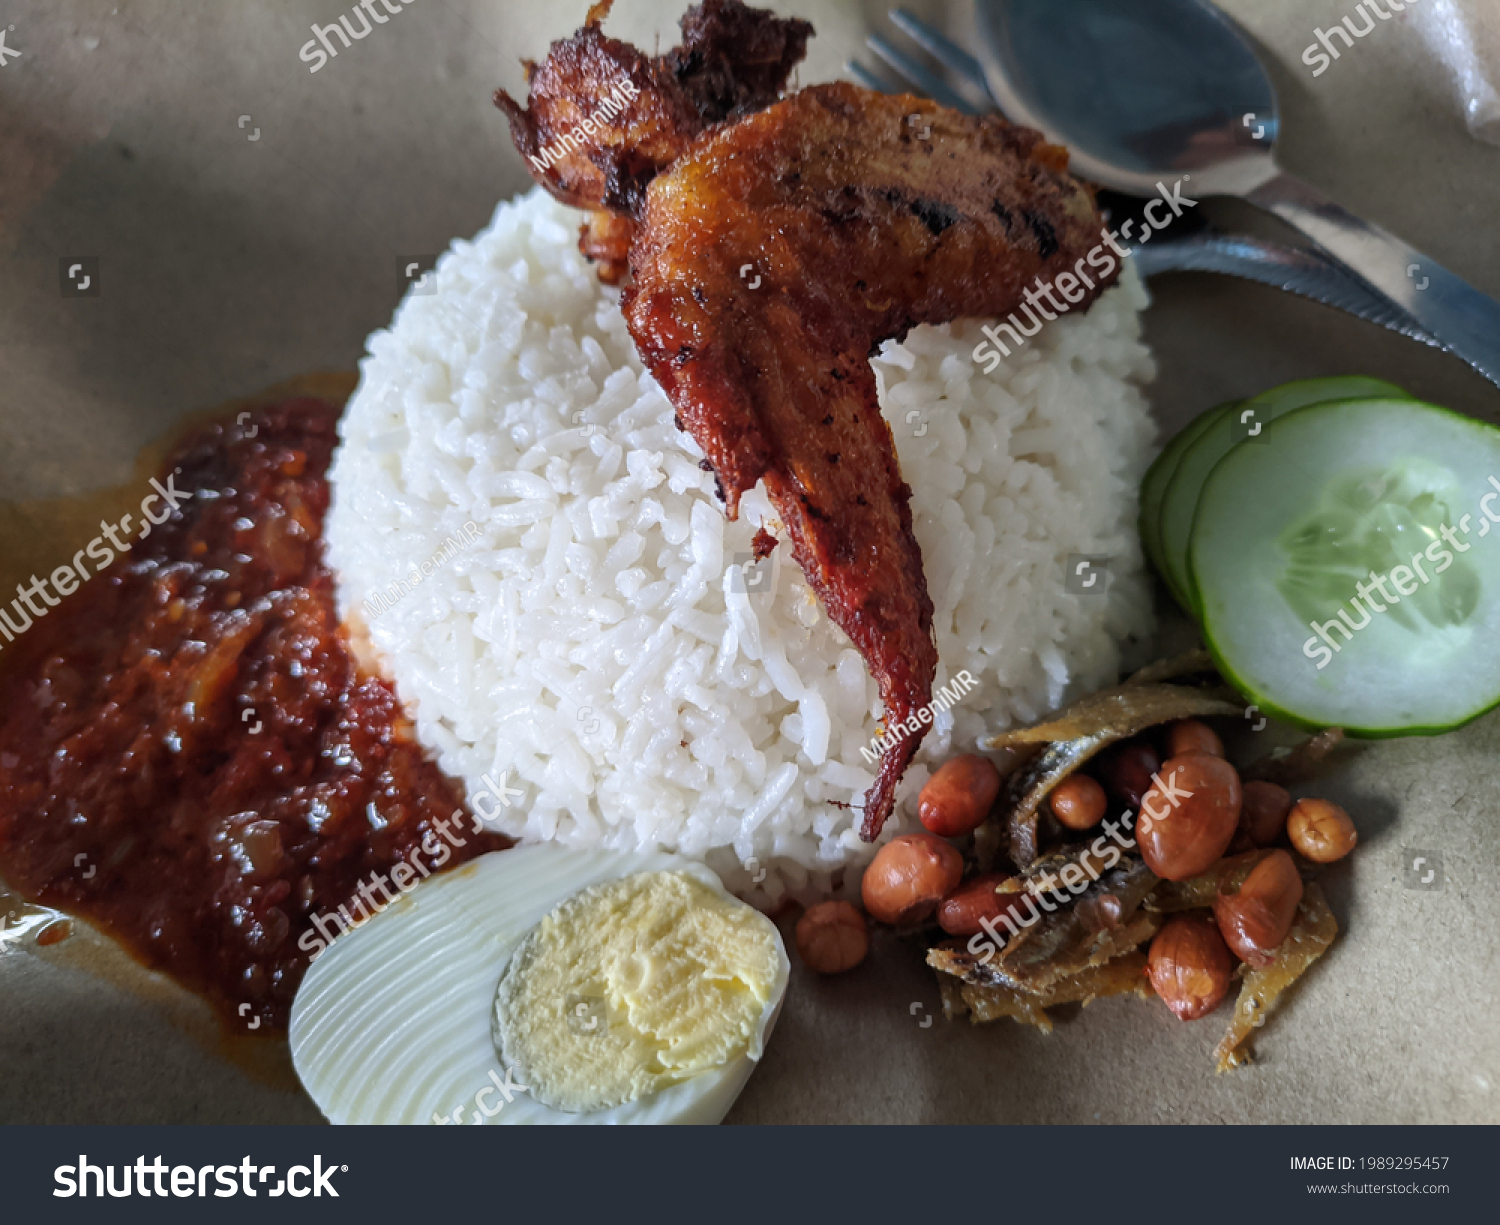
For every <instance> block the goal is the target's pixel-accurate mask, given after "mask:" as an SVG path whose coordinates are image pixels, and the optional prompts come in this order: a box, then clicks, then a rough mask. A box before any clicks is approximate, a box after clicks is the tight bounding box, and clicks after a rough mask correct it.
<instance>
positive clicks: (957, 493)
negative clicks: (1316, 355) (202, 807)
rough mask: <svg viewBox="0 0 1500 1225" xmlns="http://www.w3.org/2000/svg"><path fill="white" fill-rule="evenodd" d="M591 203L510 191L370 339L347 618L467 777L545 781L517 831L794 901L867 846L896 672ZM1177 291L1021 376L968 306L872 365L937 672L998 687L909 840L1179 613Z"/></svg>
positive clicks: (905, 803) (354, 427)
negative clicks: (731, 458)
mask: <svg viewBox="0 0 1500 1225" xmlns="http://www.w3.org/2000/svg"><path fill="white" fill-rule="evenodd" d="M577 224H578V215H577V214H576V213H575V212H573V211H571V210H568V209H566V208H563V207H562V206H560V205H558V204H556V203H554V202H553V201H552V200H551V199H550V198H548V197H547V196H546V195H544V194H543V193H541V192H540V191H539V190H538V191H533V192H532V193H530V194H529V195H527V196H524V197H521V198H519V199H517V200H516V201H514V202H507V203H505V204H502V205H501V206H500V207H499V209H498V210H497V211H496V213H495V217H494V219H493V221H492V223H491V224H490V226H489V228H488V229H486V230H485V231H483V232H482V233H480V234H479V235H478V236H477V237H476V238H475V239H474V240H473V241H472V242H464V241H459V242H456V243H455V244H454V245H453V247H452V249H451V250H450V251H449V252H448V253H447V254H446V255H445V256H444V257H443V258H442V259H441V260H440V261H439V262H438V267H437V271H436V274H435V280H436V292H426V293H424V292H413V293H411V294H409V295H408V297H407V299H406V300H405V302H404V303H403V304H402V306H401V307H400V309H399V310H398V312H397V314H396V317H395V320H394V322H393V323H392V325H391V326H390V328H389V329H387V330H385V331H380V332H376V333H375V334H374V335H373V336H372V337H371V338H370V342H369V355H368V356H367V357H366V358H365V359H364V361H363V362H362V364H361V374H362V377H361V380H360V384H359V388H358V390H357V391H356V393H355V395H354V398H353V400H352V401H351V402H350V405H349V408H348V411H347V412H346V414H345V416H344V418H343V423H342V426H341V433H342V437H343V445H342V446H341V447H340V449H339V452H338V454H337V457H336V459H335V461H334V466H333V470H332V484H333V506H332V510H331V513H330V515H329V519H328V525H327V541H328V550H329V557H330V560H331V562H332V564H333V566H334V567H335V569H336V571H337V573H338V575H339V578H340V584H341V586H340V599H341V602H342V607H343V611H344V613H345V615H346V616H348V617H349V618H350V619H351V621H352V622H354V623H356V624H358V623H359V622H360V621H363V622H365V623H366V624H367V627H368V633H369V638H370V641H371V643H372V644H373V646H374V648H375V649H376V650H377V651H378V653H379V655H380V657H381V660H382V663H383V665H384V668H385V670H386V672H387V674H388V675H389V676H390V677H391V678H392V679H393V680H394V681H395V683H396V686H397V688H398V690H399V692H400V695H401V697H402V699H403V701H404V702H405V704H406V706H407V708H408V710H409V711H410V713H411V714H412V716H413V718H414V720H415V723H416V728H417V734H418V735H419V737H420V738H421V740H422V742H423V743H424V744H425V745H426V746H427V747H428V748H429V749H430V750H431V751H433V752H434V754H435V755H436V757H437V760H438V762H439V763H440V765H441V766H442V768H443V769H444V770H446V771H447V772H448V773H449V774H450V775H452V776H454V777H456V778H458V779H460V780H462V782H463V783H464V784H465V785H466V787H467V788H468V790H469V792H470V795H471V796H474V795H475V793H477V792H479V791H481V790H492V788H490V786H489V784H488V783H486V781H485V778H486V776H488V778H489V781H490V783H494V784H499V785H501V786H505V787H509V788H513V789H517V790H519V791H520V793H521V794H520V795H519V796H516V795H515V794H514V792H512V793H511V794H510V796H509V797H508V798H509V801H510V805H511V806H510V807H509V808H504V809H501V810H500V812H499V816H498V818H497V819H496V820H495V821H493V822H492V824H493V825H494V826H495V827H497V828H500V829H503V830H504V831H505V832H507V833H509V834H512V835H515V836H517V837H519V838H522V839H525V840H528V841H541V840H547V839H556V840H558V841H560V842H564V843H568V844H571V845H574V846H589V847H591V846H608V847H653V846H655V847H662V848H665V849H670V850H676V851H680V852H682V853H684V854H687V855H691V856H694V857H697V858H700V859H703V860H705V861H706V862H707V863H708V864H709V866H710V867H712V868H714V869H715V870H716V871H718V872H719V873H720V875H721V876H723V877H724V879H725V882H726V884H728V885H729V886H730V887H731V888H735V889H738V890H741V891H750V890H751V889H752V887H753V886H757V885H758V886H759V890H760V891H762V893H763V896H764V897H766V898H768V899H770V900H775V899H776V898H777V897H779V896H780V895H781V894H782V893H783V892H785V891H787V890H790V891H792V892H793V893H797V894H803V895H805V894H807V893H808V892H810V891H812V890H822V889H827V888H829V887H830V885H831V883H833V882H832V879H831V878H832V876H833V874H834V873H835V872H836V871H837V870H838V869H840V868H844V867H848V866H851V865H856V864H859V863H862V862H863V861H864V860H865V859H867V858H868V855H869V853H870V849H869V848H868V847H866V846H865V845H864V844H862V843H861V842H860V841H859V838H858V836H857V833H856V830H857V828H858V825H859V817H860V813H859V811H858V810H857V809H853V808H850V807H846V806H847V805H858V804H859V803H860V802H861V800H862V797H863V795H864V792H865V789H866V788H867V787H868V786H869V785H870V783H871V782H872V781H873V778H874V769H873V767H872V766H871V765H870V764H869V763H867V762H866V761H865V760H864V759H863V758H862V757H861V754H860V748H861V746H865V747H867V748H868V747H869V745H870V743H871V741H872V739H873V738H874V737H875V736H876V735H877V734H878V733H879V730H880V729H879V727H878V726H877V723H878V719H879V715H880V705H879V699H878V696H877V691H876V686H875V683H874V681H873V680H872V679H871V678H870V676H869V674H868V672H867V671H866V668H865V665H864V663H863V661H862V660H861V659H860V657H859V655H858V654H857V653H856V652H855V650H854V649H853V647H852V646H851V645H850V643H849V641H848V639H847V638H846V637H845V636H844V634H843V633H842V631H840V630H839V629H838V628H837V627H836V626H834V625H833V623H832V622H831V621H830V620H829V619H828V617H827V615H826V614H825V613H824V611H823V609H822V607H821V606H820V604H819V603H818V601H817V599H816V598H815V597H814V596H813V594H812V592H811V591H810V589H809V588H808V586H807V584H806V583H805V582H804V580H803V578H802V575H801V572H800V571H799V570H798V568H797V566H796V563H795V562H794V561H792V560H791V557H790V553H789V548H788V545H787V544H786V539H785V532H784V531H778V530H777V529H778V527H779V525H778V524H777V523H776V521H775V519H774V515H773V512H772V509H771V506H770V503H769V501H768V500H767V499H766V497H765V495H764V493H763V491H761V490H760V489H756V490H755V491H754V492H752V493H751V494H749V495H747V496H746V497H745V498H744V500H743V502H742V509H741V516H740V519H739V521H738V522H735V523H729V522H727V521H726V520H725V518H724V514H723V511H722V508H721V506H720V503H719V502H718V501H717V499H716V497H715V495H714V487H713V477H712V476H711V475H710V474H709V473H707V472H705V471H703V470H702V469H701V468H700V467H699V465H698V461H699V459H700V458H701V452H699V450H698V449H697V448H696V447H695V446H694V444H693V443H692V441H691V440H690V439H689V438H688V437H687V436H686V435H684V434H682V433H681V432H680V431H678V430H677V429H676V427H675V426H674V425H673V420H672V416H673V413H672V407H671V405H670V404H669V403H668V401H667V399H666V397H665V396H664V395H663V393H662V391H661V390H660V388H659V387H658V386H657V385H656V383H655V381H654V380H653V379H652V378H651V376H650V375H648V374H646V373H645V371H644V370H643V368H642V366H641V363H640V361H639V359H638V358H637V357H636V353H635V349H634V346H633V345H632V343H631V340H630V337H629V334H628V333H627V332H626V329H625V323H624V320H623V318H622V317H621V315H620V311H619V306H618V298H619V295H618V293H617V292H616V291H613V290H610V289H608V288H605V287H603V286H601V285H600V284H599V283H598V280H597V278H596V277H595V275H594V271H593V269H592V268H591V267H590V265H589V264H588V263H587V262H586V261H585V260H584V259H583V258H582V257H581V256H580V255H579V253H578V251H577V247H576V236H577ZM432 279H433V278H432V276H429V282H430V281H431V280H432ZM1146 303H1147V297H1146V292H1145V290H1144V288H1143V286H1142V284H1141V282H1140V280H1139V279H1138V277H1137V276H1136V275H1135V273H1134V271H1133V270H1127V273H1126V276H1125V278H1124V279H1123V280H1122V282H1121V284H1120V285H1119V286H1118V287H1116V288H1115V289H1113V290H1111V291H1110V292H1109V293H1107V294H1106V295H1104V296H1103V297H1102V298H1101V299H1100V300H1099V301H1098V302H1097V303H1096V304H1095V305H1094V306H1093V308H1092V309H1091V310H1089V311H1088V313H1087V314H1085V315H1079V316H1067V317H1064V318H1062V319H1060V320H1059V321H1058V322H1056V323H1052V324H1049V325H1047V326H1046V327H1045V328H1044V329H1043V330H1042V332H1041V334H1040V335H1039V336H1038V337H1036V338H1035V339H1033V340H1031V341H1030V342H1029V343H1028V344H1027V346H1026V347H1025V348H1023V349H1022V350H1020V351H1018V352H1017V353H1015V354H1014V355H1013V356H1012V357H1010V358H1009V359H1007V360H1006V361H1005V362H1004V363H1003V364H1001V365H1000V366H999V367H998V368H997V369H995V371H994V373H993V374H986V373H984V369H983V368H982V367H981V366H980V365H979V364H978V363H976V362H975V360H974V357H973V351H974V349H975V346H976V345H977V344H979V343H981V342H982V341H983V339H984V337H983V335H982V334H981V332H980V329H979V324H978V323H975V322H968V321H966V322H964V323H961V324H955V325H952V326H951V327H936V328H921V329H918V330H917V331H915V332H913V333H912V335H910V336H909V337H908V338H907V340H906V341H905V342H904V343H902V344H899V345H898V344H889V345H887V346H886V347H885V348H884V349H883V350H882V351H881V353H880V356H879V357H878V359H877V360H876V362H875V369H876V372H877V374H878V376H879V382H880V392H881V404H882V407H883V408H884V411H885V414H886V417H887V419H888V420H889V421H890V422H891V426H892V429H893V431H894V433H895V437H896V446H897V450H898V452H899V454H900V459H901V468H902V471H903V473H904V475H905V477H906V480H907V482H908V483H909V484H910V485H911V487H912V489H913V491H914V498H913V513H914V517H915V522H916V535H917V540H918V541H919V543H920V544H921V547H922V554H923V558H924V560H925V565H926V573H927V585H928V589H929V591H930V592H931V594H932V600H933V603H934V605H935V606H936V616H935V621H934V623H935V627H936V637H937V648H938V658H939V670H938V681H939V684H946V683H948V682H949V681H951V680H952V679H953V678H954V677H956V676H957V675H958V674H959V673H960V672H961V671H962V670H965V669H967V670H968V671H969V672H970V673H971V674H972V675H973V676H974V677H975V678H977V679H978V681H979V684H978V686H977V687H976V688H973V689H971V690H970V691H969V692H968V694H967V695H966V696H965V697H964V698H963V699H962V700H961V701H960V702H959V703H958V705H957V706H955V708H954V709H952V710H951V711H946V712H939V713H938V714H937V715H936V717H935V719H934V722H933V727H932V730H931V731H930V732H929V733H928V735H927V738H926V740H925V742H924V744H923V747H922V750H921V752H920V754H919V755H918V758H917V760H916V762H915V763H914V765H913V767H912V769H911V770H910V771H909V772H908V774H907V777H906V779H905V781H904V783H903V785H902V788H901V792H900V800H899V803H898V809H897V816H896V818H895V819H893V820H892V821H891V822H890V824H889V825H888V826H887V833H888V835H889V834H894V833H898V832H902V831H903V830H906V831H909V830H911V829H913V828H917V825H916V821H915V803H916V795H917V792H918V790H919V789H920V787H921V785H922V783H923V782H924V781H925V780H926V778H927V777H928V775H929V773H930V770H931V769H932V768H934V767H935V766H936V765H937V764H938V763H940V762H941V761H942V760H944V759H945V758H946V757H948V756H950V755H952V754H953V753H954V752H957V751H972V750H973V748H974V744H975V740H976V739H977V737H978V736H979V735H981V734H982V733H984V732H986V731H990V730H994V729H997V728H1000V727H1004V726H1006V725H1008V724H1010V723H1013V722H1017V721H1025V720H1031V719H1035V718H1037V717H1039V716H1041V715H1043V714H1045V713H1046V712H1048V711H1050V710H1052V709H1055V708H1056V707H1057V706H1058V705H1059V704H1061V703H1062V702H1063V701H1065V700H1066V699H1068V698H1069V697H1071V696H1074V695H1075V694H1076V693H1078V692H1080V691H1083V690H1085V689H1088V688H1093V687H1097V686H1099V685H1101V684H1105V683H1109V682H1111V681H1113V680H1114V678H1115V676H1116V673H1117V670H1118V669H1119V667H1120V665H1121V657H1122V656H1121V650H1122V646H1126V647H1127V648H1128V644H1129V643H1130V642H1131V641H1133V640H1138V639H1140V638H1141V637H1143V636H1144V635H1145V634H1146V633H1147V632H1148V630H1149V628H1150V616H1151V613H1150V596H1149V593H1148V588H1147V586H1146V583H1145V581H1144V578H1143V575H1142V571H1141V560H1140V555H1139V547H1138V543H1137V539H1136V532H1135V528H1134V523H1135V516H1136V490H1137V487H1138V484H1139V481H1140V477H1141V475H1142V472H1143V470H1144V467H1145V464H1146V461H1147V458H1148V452H1149V449H1150V444H1151V442H1152V437H1153V432H1154V431H1153V427H1152V425H1151V422H1150V419H1149V415H1148V410H1147V406H1146V403H1145V401H1144V399H1143V397H1142V395H1141V393H1140V391H1139V390H1138V386H1137V384H1139V383H1142V382H1145V381H1147V380H1149V379H1150V378H1151V377H1152V375H1153V373H1154V371H1153V364H1152V359H1151V356H1150V353H1149V351H1148V350H1147V349H1146V347H1145V346H1144V344H1143V343H1142V342H1141V338H1140V331H1141V329H1140V321H1139V313H1140V311H1141V310H1142V309H1143V308H1144V307H1145V305H1146ZM468 524H473V525H475V526H474V527H473V528H466V526H465V525H468ZM763 524H764V525H765V526H766V527H767V528H768V530H770V531H772V532H773V534H776V535H777V536H778V537H779V541H780V543H779V544H778V547H777V549H776V551H775V554H774V555H773V558H772V559H771V560H770V561H768V562H765V563H762V567H763V568H764V569H768V570H769V571H770V573H769V575H768V576H766V577H762V578H760V579H759V580H757V579H756V578H755V577H754V576H753V574H752V577H751V578H750V580H749V582H748V583H747V582H746V581H745V580H744V577H743V575H744V571H742V570H740V569H739V568H738V567H737V565H736V564H735V563H736V561H737V560H743V559H745V558H747V557H748V556H749V555H750V553H751V538H752V537H753V536H754V534H755V531H756V528H757V527H759V526H761V525H763ZM468 537H472V543H465V541H466V539H467V538H468ZM1075 556H1086V557H1107V558H1109V559H1110V561H1109V570H1110V574H1109V580H1108V591H1107V593H1106V594H1104V595H1095V594H1092V593H1089V594H1083V595H1079V594H1074V593H1070V592H1068V591H1067V590H1065V587H1064V581H1065V563H1066V562H1067V560H1068V559H1069V558H1070V557H1075ZM424 564H425V568H424ZM767 579H768V580H769V581H767ZM403 584H404V587H405V589H406V590H407V591H408V592H409V594H405V595H402V589H403V587H402V585H403ZM747 586H748V587H749V588H750V590H744V589H742V588H745V587H747ZM757 587H759V589H758V590H757V589H756V588H757ZM380 593H383V596H382V595H381V594H380ZM392 597H395V598H394V602H390V601H391V600H392ZM367 600H376V603H373V604H371V605H370V606H369V607H368V608H367V607H366V605H365V601H367ZM387 604H388V606H386V605H387ZM377 608H379V609H380V611H376V609H377ZM482 802H483V805H484V807H485V809H486V810H490V809H493V808H494V807H495V804H494V803H493V801H492V800H490V799H483V801H482Z"/></svg>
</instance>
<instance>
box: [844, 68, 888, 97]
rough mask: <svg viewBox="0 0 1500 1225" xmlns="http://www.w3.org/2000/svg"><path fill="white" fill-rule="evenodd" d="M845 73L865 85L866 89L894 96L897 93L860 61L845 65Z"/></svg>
mask: <svg viewBox="0 0 1500 1225" xmlns="http://www.w3.org/2000/svg"><path fill="white" fill-rule="evenodd" d="M844 71H845V72H847V73H848V74H849V75H850V76H851V77H853V78H854V79H855V80H856V81H858V82H859V83H860V84H861V85H863V86H864V87H865V88H866V89H873V90H874V91H875V92H876V93H879V94H892V93H895V92H896V91H895V90H894V89H892V88H891V86H890V84H889V83H888V82H885V81H882V80H881V79H880V78H879V77H877V76H876V75H875V74H874V73H873V72H871V71H870V70H869V69H868V68H866V67H865V66H864V65H863V64H861V63H860V62H859V61H858V60H849V61H847V62H846V63H845V64H844Z"/></svg>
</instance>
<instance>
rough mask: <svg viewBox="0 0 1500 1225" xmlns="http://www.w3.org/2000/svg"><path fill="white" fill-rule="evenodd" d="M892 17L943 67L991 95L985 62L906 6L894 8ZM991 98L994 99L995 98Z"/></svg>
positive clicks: (898, 26) (892, 20)
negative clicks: (915, 14)
mask: <svg viewBox="0 0 1500 1225" xmlns="http://www.w3.org/2000/svg"><path fill="white" fill-rule="evenodd" d="M889 16H890V19H891V24H892V25H894V26H895V27H896V28H897V29H898V30H900V31H901V32H902V33H903V34H905V35H906V36H907V37H908V38H910V39H911V40H912V42H914V43H916V44H917V46H919V47H921V48H922V50H924V51H925V52H927V54H928V55H930V56H932V58H933V59H935V60H937V62H938V63H939V64H941V65H942V66H943V67H944V68H946V69H948V70H949V71H950V72H952V73H954V74H955V75H957V76H959V77H962V78H963V80H964V81H966V82H967V83H968V84H970V85H972V86H973V87H974V88H975V89H977V90H978V91H979V92H980V93H981V94H983V95H984V96H985V97H986V98H990V97H991V95H990V87H989V84H988V82H986V81H985V79H984V67H983V65H981V64H980V62H979V61H978V60H977V59H975V58H974V57H973V56H972V55H970V54H969V53H968V52H967V51H965V50H964V49H963V48H962V47H960V46H959V45H958V44H957V43H956V42H953V41H952V40H951V39H949V38H947V37H945V36H944V35H942V34H940V33H938V31H936V30H934V29H933V28H932V27H931V26H930V25H928V24H927V23H926V22H925V21H923V20H921V19H920V18H918V17H914V16H912V14H910V13H908V12H907V11H906V10H905V9H902V8H895V9H892V10H891V11H890V14H889ZM991 101H993V99H992V98H991Z"/></svg>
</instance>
